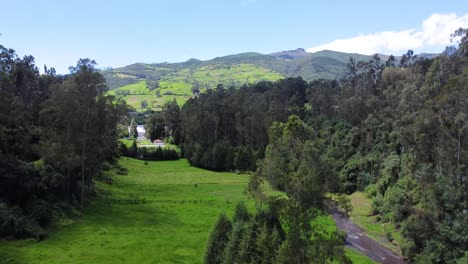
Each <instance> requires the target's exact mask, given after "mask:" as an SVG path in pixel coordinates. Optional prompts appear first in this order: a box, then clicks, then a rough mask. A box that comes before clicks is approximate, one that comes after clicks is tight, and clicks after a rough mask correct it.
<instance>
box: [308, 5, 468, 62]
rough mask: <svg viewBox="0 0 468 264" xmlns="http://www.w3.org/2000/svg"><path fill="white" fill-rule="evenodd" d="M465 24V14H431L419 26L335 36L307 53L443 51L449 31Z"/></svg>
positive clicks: (467, 14)
mask: <svg viewBox="0 0 468 264" xmlns="http://www.w3.org/2000/svg"><path fill="white" fill-rule="evenodd" d="M460 27H463V28H467V27H468V13H466V14H464V15H462V16H457V15H456V14H453V13H452V14H433V15H431V16H430V17H429V18H427V19H425V20H424V21H423V22H422V25H421V28H420V29H407V30H400V31H384V32H377V33H373V34H365V35H359V36H356V37H353V38H348V39H337V40H334V41H332V42H329V43H326V44H323V45H319V46H315V47H312V48H310V49H307V52H317V51H321V50H335V51H342V52H351V53H361V54H369V55H370V54H374V53H385V54H401V53H404V52H406V51H407V50H408V49H414V50H419V51H423V50H428V49H429V50H434V48H437V49H438V50H439V51H442V50H443V49H444V47H445V46H447V45H450V34H452V33H453V32H454V31H455V30H456V29H458V28H460Z"/></svg>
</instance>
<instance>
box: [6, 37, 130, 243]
mask: <svg viewBox="0 0 468 264" xmlns="http://www.w3.org/2000/svg"><path fill="white" fill-rule="evenodd" d="M95 65H96V63H95V62H94V61H92V60H89V59H81V60H79V61H78V63H77V65H76V66H75V67H70V74H68V75H63V76H61V75H57V74H56V73H55V70H54V69H53V68H50V69H49V68H47V67H44V73H43V74H40V73H39V70H38V68H37V66H36V65H35V64H34V58H33V57H32V56H25V57H23V58H20V57H19V56H18V55H17V54H16V53H15V51H14V50H12V49H7V48H5V47H3V46H0V236H16V237H27V236H35V237H38V238H43V237H44V236H45V235H46V232H45V229H44V228H45V227H46V226H47V224H49V223H50V222H51V220H52V218H53V215H57V214H60V213H63V212H64V211H66V210H68V209H67V208H68V207H69V205H80V206H81V207H82V206H83V205H84V203H85V201H86V200H87V199H88V197H90V196H91V195H93V192H94V191H93V179H95V178H96V177H97V176H99V175H100V173H101V169H102V167H103V166H104V164H105V163H106V162H107V161H111V162H112V160H113V159H114V157H115V156H116V153H117V152H116V151H117V142H116V139H117V137H118V133H119V131H118V129H117V124H118V123H119V122H121V121H122V119H123V117H124V116H125V115H126V113H127V111H128V109H127V107H126V105H125V103H124V102H123V101H114V99H113V97H111V96H108V95H106V91H107V86H106V85H105V79H104V78H103V77H102V76H101V75H100V74H99V73H98V72H97V71H96V69H95Z"/></svg>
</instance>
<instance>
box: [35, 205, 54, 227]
mask: <svg viewBox="0 0 468 264" xmlns="http://www.w3.org/2000/svg"><path fill="white" fill-rule="evenodd" d="M52 211H53V208H52V206H51V205H50V204H49V203H48V202H46V201H44V200H38V201H36V202H35V203H34V204H33V206H32V210H31V216H32V217H33V218H34V219H35V220H36V221H37V222H38V223H39V225H41V226H47V225H48V224H50V222H51V221H52Z"/></svg>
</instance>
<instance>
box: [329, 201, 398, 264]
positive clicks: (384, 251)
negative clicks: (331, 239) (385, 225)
mask: <svg viewBox="0 0 468 264" xmlns="http://www.w3.org/2000/svg"><path fill="white" fill-rule="evenodd" d="M331 214H332V216H333V219H335V222H336V225H337V227H338V228H339V229H340V230H343V231H345V232H346V234H347V237H346V244H347V245H349V246H351V247H353V248H355V249H357V250H359V251H361V252H362V253H364V254H366V255H367V256H369V257H370V258H371V259H373V260H375V261H378V262H380V263H384V264H406V261H405V260H404V259H403V257H402V256H400V255H398V254H397V253H395V252H393V251H391V250H390V249H388V248H386V247H384V246H382V245H381V244H379V243H378V242H377V241H375V240H373V239H370V238H369V237H368V236H366V234H365V233H364V231H363V230H362V229H361V228H360V227H359V226H357V225H356V224H354V223H353V222H352V221H351V220H349V218H347V217H346V216H344V215H343V214H342V213H340V212H339V211H338V210H337V209H332V210H331Z"/></svg>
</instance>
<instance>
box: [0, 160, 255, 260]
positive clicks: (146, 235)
mask: <svg viewBox="0 0 468 264" xmlns="http://www.w3.org/2000/svg"><path fill="white" fill-rule="evenodd" d="M120 163H121V165H123V166H125V167H127V168H128V170H129V173H128V175H126V176H116V175H113V176H112V177H113V179H114V182H113V184H112V185H106V184H102V183H99V184H98V187H99V188H98V189H99V195H100V198H99V199H96V200H95V201H94V202H93V203H92V204H91V205H89V206H88V207H87V208H86V209H85V210H84V212H83V216H82V217H81V218H79V219H77V220H76V221H75V223H73V224H70V225H68V226H66V227H62V228H60V229H58V230H57V231H55V232H52V233H51V234H50V237H49V238H48V239H47V240H45V241H42V242H36V241H34V240H22V241H13V242H6V241H0V256H2V257H1V258H0V263H201V262H202V259H203V254H204V247H205V244H206V241H207V239H208V236H209V232H210V231H211V228H212V227H213V225H214V222H215V221H216V219H217V217H218V214H219V213H220V212H223V211H224V212H226V213H227V214H228V215H229V216H232V213H233V210H234V207H235V204H236V203H237V202H238V201H246V203H247V205H248V206H249V207H250V208H252V206H253V202H252V201H249V200H248V199H247V198H246V196H245V195H244V194H243V191H244V189H245V185H246V183H247V181H248V177H249V176H248V175H238V174H233V173H219V172H210V171H206V170H202V169H198V168H194V167H191V166H189V165H188V163H187V161H186V160H179V161H165V162H149V165H144V162H143V161H140V160H135V159H129V158H122V159H121V160H120ZM195 183H197V186H198V187H195V186H194V185H195Z"/></svg>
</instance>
